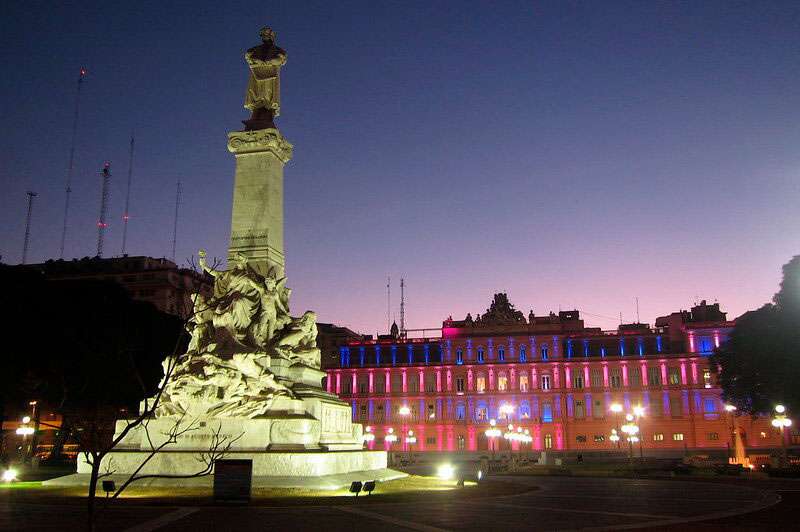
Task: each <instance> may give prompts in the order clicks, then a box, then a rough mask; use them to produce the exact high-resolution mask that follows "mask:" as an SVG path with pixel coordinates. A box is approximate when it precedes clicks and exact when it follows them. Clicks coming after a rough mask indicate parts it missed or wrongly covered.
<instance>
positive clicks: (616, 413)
mask: <svg viewBox="0 0 800 532" xmlns="http://www.w3.org/2000/svg"><path fill="white" fill-rule="evenodd" d="M611 411H612V412H613V413H614V423H615V424H616V427H615V428H616V430H615V431H614V434H618V433H619V429H620V427H619V415H620V413H621V412H622V405H621V404H619V403H612V404H611ZM611 441H616V442H617V449H619V448H620V443H619V437H617V439H616V440H615V439H614V438H611Z"/></svg>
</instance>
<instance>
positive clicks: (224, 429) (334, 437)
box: [48, 385, 404, 489]
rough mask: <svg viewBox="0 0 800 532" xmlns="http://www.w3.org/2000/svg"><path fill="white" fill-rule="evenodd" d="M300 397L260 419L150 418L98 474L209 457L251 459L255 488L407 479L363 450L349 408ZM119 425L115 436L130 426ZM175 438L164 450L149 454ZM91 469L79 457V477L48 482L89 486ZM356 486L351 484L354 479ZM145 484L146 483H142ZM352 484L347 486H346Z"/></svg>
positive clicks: (323, 397) (198, 466)
mask: <svg viewBox="0 0 800 532" xmlns="http://www.w3.org/2000/svg"><path fill="white" fill-rule="evenodd" d="M295 395H296V398H291V397H277V398H275V400H274V403H273V404H272V409H271V410H270V412H269V414H268V416H263V417H256V418H235V417H203V416H198V417H193V418H189V417H188V416H183V417H180V416H162V417H156V418H153V419H150V420H148V421H147V422H146V423H143V424H141V425H139V426H137V427H136V428H134V429H133V430H131V431H130V432H128V434H127V435H126V436H125V438H123V439H122V441H121V442H120V443H119V444H118V445H117V447H116V448H115V449H114V451H112V452H110V453H108V454H107V455H106V456H105V458H104V459H103V462H102V463H101V465H100V471H101V473H106V472H110V473H112V474H113V477H112V478H119V479H123V480H124V479H126V478H128V476H130V475H132V474H133V473H134V472H137V469H138V468H139V467H140V466H141V464H143V463H144V462H145V461H147V463H146V465H145V466H144V467H143V468H142V469H141V470H139V471H138V472H137V475H156V476H160V477H176V476H184V477H188V476H191V475H195V474H197V473H198V472H200V471H202V470H203V469H204V468H205V467H206V462H204V459H207V458H208V455H209V453H212V452H213V453H216V455H217V457H219V456H220V453H222V452H223V451H224V453H223V454H224V456H223V457H224V458H225V459H245V460H252V463H253V469H252V475H253V485H254V486H274V487H278V486H284V487H308V488H312V487H317V488H319V489H336V488H338V487H341V485H343V484H342V483H343V482H345V483H346V481H347V480H348V479H350V478H351V477H352V479H354V480H363V479H364V478H367V477H369V478H368V479H369V480H386V479H391V478H399V477H400V476H404V475H403V474H402V473H398V472H396V471H391V470H388V469H386V466H387V453H386V451H366V450H364V449H363V438H362V427H361V425H359V424H354V423H352V421H351V417H350V416H351V412H352V411H351V408H350V406H349V405H348V404H347V403H344V402H343V401H341V400H339V399H338V398H337V397H336V396H335V395H332V394H329V393H327V392H325V391H322V390H320V389H316V388H311V387H309V388H307V389H306V388H303V387H302V385H301V386H296V387H295ZM127 423H128V422H127V421H126V420H118V421H117V426H116V434H117V435H119V434H121V432H122V431H123V430H124V429H125V427H126V426H127ZM170 438H172V439H174V440H175V441H173V442H171V443H168V444H167V445H166V446H165V447H163V449H162V450H160V451H158V452H157V453H155V454H154V455H153V456H152V457H151V454H152V452H151V449H155V448H158V447H159V446H160V445H162V444H163V443H164V442H165V441H167V440H169V439H170ZM89 473H91V467H90V466H89V464H88V463H86V462H85V459H84V457H83V455H81V454H79V455H78V472H77V474H76V475H70V476H68V477H62V478H59V479H53V480H51V481H48V485H61V486H64V485H78V484H88V481H89ZM203 478H206V480H200V479H198V478H193V479H192V478H153V479H147V480H146V482H147V483H149V485H165V486H166V485H168V486H187V487H189V486H195V485H206V483H208V485H210V483H211V481H212V480H211V479H212V478H213V477H211V476H209V477H203ZM351 481H352V480H351ZM142 482H145V481H144V480H143V481H142ZM348 484H349V483H348Z"/></svg>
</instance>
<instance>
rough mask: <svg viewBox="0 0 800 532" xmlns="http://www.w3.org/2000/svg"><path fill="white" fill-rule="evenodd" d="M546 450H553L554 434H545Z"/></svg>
mask: <svg viewBox="0 0 800 532" xmlns="http://www.w3.org/2000/svg"><path fill="white" fill-rule="evenodd" d="M544 448H545V449H552V448H553V435H552V434H545V435H544Z"/></svg>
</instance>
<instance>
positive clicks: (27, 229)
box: [22, 190, 36, 264]
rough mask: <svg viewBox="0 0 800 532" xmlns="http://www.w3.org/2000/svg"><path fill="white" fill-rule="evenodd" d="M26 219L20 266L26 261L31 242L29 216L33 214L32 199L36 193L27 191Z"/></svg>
mask: <svg viewBox="0 0 800 532" xmlns="http://www.w3.org/2000/svg"><path fill="white" fill-rule="evenodd" d="M27 194H28V217H27V219H26V221H25V241H24V242H23V244H22V264H25V263H27V261H28V244H29V243H30V240H31V214H32V213H33V198H35V197H36V192H33V191H30V190H29V191H28V192H27Z"/></svg>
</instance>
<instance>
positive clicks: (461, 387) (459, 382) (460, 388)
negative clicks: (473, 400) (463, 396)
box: [456, 377, 464, 392]
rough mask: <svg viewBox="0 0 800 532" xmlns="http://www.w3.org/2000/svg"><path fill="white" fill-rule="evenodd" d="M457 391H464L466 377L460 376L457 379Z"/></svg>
mask: <svg viewBox="0 0 800 532" xmlns="http://www.w3.org/2000/svg"><path fill="white" fill-rule="evenodd" d="M456 391H457V392H463V391H464V377H458V378H457V379H456Z"/></svg>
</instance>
